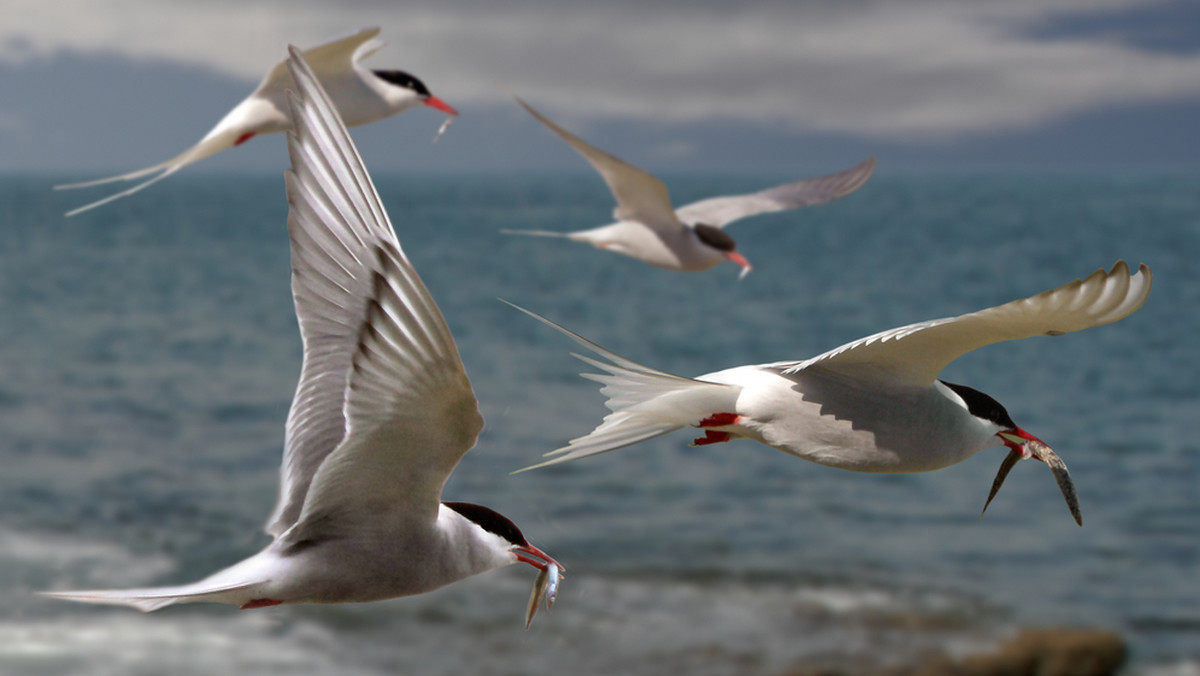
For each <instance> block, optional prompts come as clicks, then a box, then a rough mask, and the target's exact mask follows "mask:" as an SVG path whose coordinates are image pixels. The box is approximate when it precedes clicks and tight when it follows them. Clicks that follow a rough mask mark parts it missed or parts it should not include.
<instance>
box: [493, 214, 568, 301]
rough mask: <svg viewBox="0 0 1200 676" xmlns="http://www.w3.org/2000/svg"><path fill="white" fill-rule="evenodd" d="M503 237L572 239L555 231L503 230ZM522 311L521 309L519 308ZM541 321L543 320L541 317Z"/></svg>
mask: <svg viewBox="0 0 1200 676" xmlns="http://www.w3.org/2000/svg"><path fill="white" fill-rule="evenodd" d="M500 234H501V235H525V236H527V237H566V238H570V236H571V233H569V232H554V231H553V230H501V231H500ZM517 309H518V310H520V309H521V308H517ZM539 319H541V318H540V317H539Z"/></svg>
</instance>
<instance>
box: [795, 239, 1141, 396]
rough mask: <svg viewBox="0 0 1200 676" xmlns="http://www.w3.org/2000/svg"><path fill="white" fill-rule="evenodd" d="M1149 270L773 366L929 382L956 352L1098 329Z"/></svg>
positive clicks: (1131, 299) (1091, 280)
mask: <svg viewBox="0 0 1200 676" xmlns="http://www.w3.org/2000/svg"><path fill="white" fill-rule="evenodd" d="M1152 281H1153V275H1152V274H1151V272H1150V268H1148V267H1146V266H1145V265H1141V266H1139V267H1138V271H1137V272H1136V273H1134V274H1133V275H1130V274H1129V266H1127V265H1126V264H1125V261H1117V263H1116V264H1115V265H1113V267H1112V270H1109V271H1108V272H1105V271H1104V270H1103V269H1100V270H1097V271H1095V272H1093V273H1092V274H1091V275H1089V276H1088V278H1087V279H1083V280H1079V279H1076V280H1075V281H1073V282H1071V283H1069V284H1065V285H1063V286H1060V287H1058V288H1057V289H1051V290H1049V291H1045V292H1043V293H1040V294H1038V295H1036V296H1030V297H1029V298H1023V299H1021V300H1014V301H1012V302H1011V303H1005V304H1004V305H997V306H996V307H992V308H988V309H986V310H980V311H978V312H972V313H970V314H965V315H959V316H958V317H947V318H945V319H934V320H932V321H927V322H921V323H919V324H910V325H908V326H901V327H899V328H895V329H891V330H889V331H883V332H881V333H877V334H875V335H873V336H868V337H866V338H862V339H859V340H856V341H854V342H852V343H847V344H845V345H843V346H841V347H839V348H836V349H833V350H830V351H829V352H826V353H825V354H822V355H818V356H816V357H813V358H812V359H807V360H805V361H802V362H796V363H794V364H791V365H787V364H780V365H778V366H780V367H782V368H783V369H784V373H795V372H796V371H800V370H801V369H804V368H807V367H809V366H811V365H813V364H820V365H821V366H823V367H826V368H831V369H837V370H842V371H854V370H856V368H858V367H866V368H867V369H869V370H870V371H872V372H883V373H886V374H888V375H889V376H890V377H894V378H897V379H900V380H903V381H906V382H909V383H912V384H914V385H929V384H931V383H932V382H933V380H934V379H935V378H937V375H938V373H940V372H941V370H942V369H943V368H945V366H946V365H947V364H949V363H950V362H952V361H954V360H955V359H957V358H958V357H960V356H962V355H964V354H966V353H968V352H970V351H972V350H976V349H978V348H981V347H983V346H985V345H991V344H992V343H999V342H1001V341H1005V340H1017V339H1020V338H1030V337H1033V336H1057V335H1062V334H1064V333H1070V332H1072V331H1080V330H1083V329H1088V328H1091V327H1093V326H1103V325H1104V324H1110V323H1112V322H1115V321H1117V320H1118V319H1123V318H1125V317H1128V316H1129V315H1130V314H1133V312H1134V311H1135V310H1137V309H1138V308H1140V307H1141V306H1142V303H1144V302H1145V301H1146V296H1147V295H1149V293H1150V285H1151V282H1152Z"/></svg>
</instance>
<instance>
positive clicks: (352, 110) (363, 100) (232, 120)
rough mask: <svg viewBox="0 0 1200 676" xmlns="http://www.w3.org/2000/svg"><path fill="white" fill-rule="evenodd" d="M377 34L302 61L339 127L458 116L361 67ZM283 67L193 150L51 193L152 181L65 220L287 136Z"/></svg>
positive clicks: (340, 42) (400, 79)
mask: <svg viewBox="0 0 1200 676" xmlns="http://www.w3.org/2000/svg"><path fill="white" fill-rule="evenodd" d="M378 35H379V28H378V27H372V28H364V29H362V30H360V31H358V32H357V33H354V34H352V35H348V36H346V37H343V38H339V39H336V40H332V41H330V42H326V43H325V44H322V45H318V46H316V47H313V48H311V49H307V50H305V51H304V58H305V60H306V61H307V62H308V64H309V65H310V66H311V67H312V69H313V72H315V73H316V74H317V77H318V78H320V81H321V84H322V86H324V87H325V91H326V92H328V93H329V96H330V97H331V98H332V99H333V102H334V105H335V106H336V107H337V110H338V113H340V114H341V116H342V120H343V122H344V123H345V124H346V125H347V126H350V127H354V126H357V125H360V124H369V123H371V122H376V121H379V120H382V119H384V118H387V117H391V116H392V115H395V114H397V113H401V112H404V111H405V110H408V109H409V108H413V107H416V106H420V105H425V106H429V107H431V108H435V109H437V110H440V111H442V112H444V113H446V114H447V115H450V116H451V117H453V116H457V115H458V111H456V110H455V109H454V108H452V107H450V105H448V104H447V103H446V102H445V101H442V100H441V99H439V98H438V97H436V96H434V95H432V94H430V93H429V89H427V88H426V87H425V83H423V82H421V81H420V80H419V79H417V78H416V77H414V76H412V75H410V74H409V73H406V72H404V71H401V70H370V69H367V68H364V67H363V66H362V65H361V64H360V62H361V61H362V60H363V59H365V58H367V57H368V56H370V55H371V54H373V53H375V52H376V51H378V50H379V49H380V48H381V47H383V46H384V44H385V43H384V42H383V41H382V40H380V39H379V38H378V37H377V36H378ZM294 88H295V85H294V84H293V82H292V76H291V75H290V74H289V73H288V68H287V65H286V61H280V62H279V63H277V64H275V66H274V67H273V68H272V69H271V70H270V71H269V72H268V73H267V75H266V77H264V78H263V80H262V82H261V83H259V85H258V88H257V89H255V90H254V92H253V93H251V94H250V96H248V97H246V98H245V99H244V100H243V101H242V102H241V103H239V104H238V105H237V106H235V107H234V108H233V110H231V111H229V112H228V113H227V114H226V115H225V117H223V118H222V119H221V121H220V122H218V123H217V126H215V127H213V128H212V130H211V131H209V132H208V134H207V135H206V136H205V137H204V138H202V139H200V142H199V143H197V144H196V145H194V146H192V147H191V148H188V149H187V150H185V151H183V152H182V153H180V154H179V155H176V156H175V157H172V158H171V159H169V160H167V161H165V162H160V163H159V164H156V165H154V166H152V167H146V168H145V169H139V170H138V171H131V172H129V173H127V174H121V175H120V176H110V177H108V178H102V179H98V180H94V181H85V182H83V183H71V184H67V185H58V186H55V189H56V190H67V189H73V188H88V187H91V186H96V185H104V184H106V183H114V182H117V181H132V180H135V179H139V178H143V177H146V176H151V175H153V174H157V175H156V176H153V177H152V178H150V179H148V180H146V181H144V182H142V183H139V184H137V185H135V186H134V187H132V188H129V189H127V190H123V191H121V192H118V193H116V194H114V195H109V196H108V197H105V198H104V199H101V200H98V201H96V202H92V203H91V204H87V205H84V206H82V207H79V208H77V209H73V210H71V211H69V212H67V215H68V216H74V215H75V214H78V213H81V212H84V211H87V210H89V209H93V208H95V207H98V206H100V205H101V204H107V203H108V202H111V201H113V200H115V199H119V198H121V197H125V196H126V195H132V194H133V193H135V192H137V191H139V190H141V189H142V188H145V187H147V186H149V185H150V184H152V183H156V182H158V181H161V180H162V179H164V178H166V177H167V176H170V175H171V174H174V173H175V172H177V171H179V170H180V169H182V168H184V167H186V166H187V165H189V164H192V163H193V162H198V161H200V160H202V159H204V158H206V157H209V156H212V155H215V154H217V153H219V152H221V151H222V150H226V149H228V148H232V147H234V146H240V145H241V144H243V143H245V142H246V141H249V140H250V139H251V138H254V137H255V136H260V135H262V134H271V133H275V132H281V131H287V130H288V129H291V128H292V123H291V118H290V116H289V115H288V104H287V94H286V92H287V90H288V89H294Z"/></svg>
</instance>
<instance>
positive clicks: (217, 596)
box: [38, 581, 255, 613]
mask: <svg viewBox="0 0 1200 676" xmlns="http://www.w3.org/2000/svg"><path fill="white" fill-rule="evenodd" d="M254 585H255V583H246V584H236V585H229V586H224V587H206V586H205V584H204V582H203V581H201V582H197V583H194V584H188V585H181V586H178V587H147V588H144V589H90V590H72V591H43V592H38V594H39V595H41V596H48V597H50V598H56V599H63V600H66V601H76V602H78V603H98V604H104V605H113V606H129V607H131V608H137V609H138V610H140V611H142V612H143V613H148V612H151V611H153V610H158V609H159V608H163V607H165V606H169V605H173V604H176V603H195V602H198V601H208V602H213V603H232V604H234V605H242V604H243V603H245V602H246V601H247V600H248V598H247V594H246V590H247V589H248V588H250V587H253V586H254Z"/></svg>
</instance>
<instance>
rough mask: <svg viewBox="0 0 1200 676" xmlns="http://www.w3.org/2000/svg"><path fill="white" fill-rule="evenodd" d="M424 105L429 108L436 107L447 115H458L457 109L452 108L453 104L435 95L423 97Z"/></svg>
mask: <svg viewBox="0 0 1200 676" xmlns="http://www.w3.org/2000/svg"><path fill="white" fill-rule="evenodd" d="M425 105H427V106H429V107H430V108H436V109H437V110H440V111H442V112H443V113H445V114H447V115H451V116H454V117H458V111H457V110H455V109H454V106H452V105H450V104H449V103H446V102H445V101H443V100H441V99H439V98H438V97H436V96H430V97H429V98H427V99H425Z"/></svg>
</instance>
